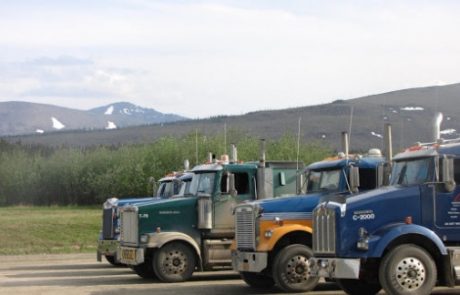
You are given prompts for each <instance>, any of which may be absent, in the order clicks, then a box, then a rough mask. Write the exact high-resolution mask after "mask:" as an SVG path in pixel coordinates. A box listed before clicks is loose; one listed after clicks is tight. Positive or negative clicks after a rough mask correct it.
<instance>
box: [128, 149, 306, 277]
mask: <svg viewBox="0 0 460 295" xmlns="http://www.w3.org/2000/svg"><path fill="white" fill-rule="evenodd" d="M261 146H262V149H261V157H260V161H258V162H257V161H256V162H246V163H241V162H238V161H237V159H236V149H233V150H232V160H231V161H226V160H223V161H212V162H211V163H207V164H203V165H198V166H196V167H195V168H194V169H193V170H192V171H193V173H194V174H193V179H192V182H191V186H190V193H189V194H188V195H185V196H183V197H180V198H175V199H169V200H163V201H160V202H155V203H143V204H138V205H133V206H126V207H124V208H122V210H121V226H120V228H121V233H120V251H119V255H120V256H121V257H119V258H120V260H121V262H123V263H126V264H128V265H130V266H131V268H132V269H134V271H135V272H136V273H137V274H139V275H140V276H141V277H156V278H158V279H159V280H161V281H164V282H178V281H185V280H187V279H189V278H190V277H191V276H192V273H193V272H194V271H195V270H200V271H203V270H215V269H223V268H230V267H231V251H230V246H231V243H232V239H233V237H234V234H235V233H234V232H235V230H234V217H233V209H234V207H235V206H236V205H237V204H239V203H242V202H245V201H251V200H256V199H264V198H273V197H279V196H283V195H293V194H296V193H298V192H300V183H301V180H300V174H299V173H298V171H299V169H303V167H304V165H303V164H302V163H298V162H279V161H276V162H275V161H265V147H264V144H262V145H261ZM227 159H228V157H227ZM248 222H251V220H248Z"/></svg>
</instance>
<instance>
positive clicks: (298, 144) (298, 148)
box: [296, 117, 302, 172]
mask: <svg viewBox="0 0 460 295" xmlns="http://www.w3.org/2000/svg"><path fill="white" fill-rule="evenodd" d="M301 120H302V117H299V124H298V128H297V161H296V162H297V172H298V171H299V154H300V121H301Z"/></svg>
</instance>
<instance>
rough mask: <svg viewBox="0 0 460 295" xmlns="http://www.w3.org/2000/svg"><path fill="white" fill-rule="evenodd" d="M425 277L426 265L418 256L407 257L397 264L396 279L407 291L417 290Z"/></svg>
mask: <svg viewBox="0 0 460 295" xmlns="http://www.w3.org/2000/svg"><path fill="white" fill-rule="evenodd" d="M425 279H426V269H425V265H424V264H423V262H422V261H420V260H419V259H418V258H415V257H406V258H404V259H403V260H401V261H400V262H399V263H398V265H396V281H397V282H398V284H399V286H401V288H403V289H405V290H407V291H413V290H417V289H418V288H420V287H421V286H422V285H423V283H424V282H425Z"/></svg>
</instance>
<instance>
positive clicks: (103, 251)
mask: <svg viewBox="0 0 460 295" xmlns="http://www.w3.org/2000/svg"><path fill="white" fill-rule="evenodd" d="M119 245H120V242H119V241H118V240H98V241H97V261H101V260H102V259H101V257H102V256H116V255H117V249H118V246H119Z"/></svg>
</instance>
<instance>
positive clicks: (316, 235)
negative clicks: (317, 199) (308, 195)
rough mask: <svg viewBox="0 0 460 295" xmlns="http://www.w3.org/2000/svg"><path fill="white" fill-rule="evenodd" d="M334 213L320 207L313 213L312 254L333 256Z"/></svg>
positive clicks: (334, 245) (331, 210)
mask: <svg viewBox="0 0 460 295" xmlns="http://www.w3.org/2000/svg"><path fill="white" fill-rule="evenodd" d="M335 237H336V230H335V211H334V210H333V209H330V208H326V207H324V206H320V207H318V208H316V209H315V210H314V211H313V252H314V253H315V254H317V253H318V254H335V247H336V239H335Z"/></svg>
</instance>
